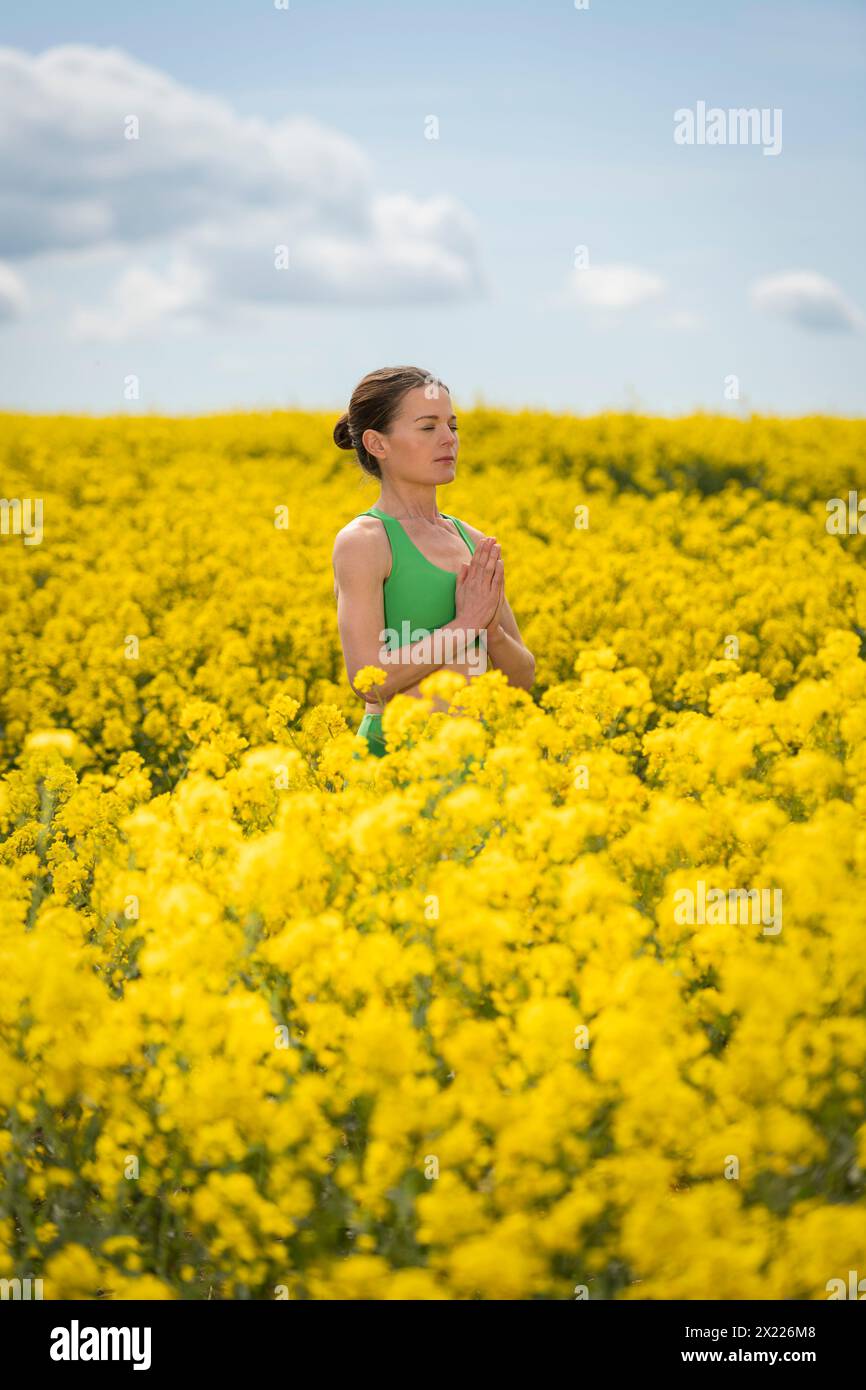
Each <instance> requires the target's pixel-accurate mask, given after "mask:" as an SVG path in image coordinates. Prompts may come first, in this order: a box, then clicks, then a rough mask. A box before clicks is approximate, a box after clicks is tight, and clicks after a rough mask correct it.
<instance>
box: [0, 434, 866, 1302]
mask: <svg viewBox="0 0 866 1390" xmlns="http://www.w3.org/2000/svg"><path fill="white" fill-rule="evenodd" d="M332 426H333V418H332V416H325V415H323V414H316V413H301V412H278V413H273V414H247V415H232V416H215V417H206V418H203V419H196V420H192V419H180V420H172V419H161V418H152V417H144V418H139V419H127V418H117V419H109V420H100V419H87V418H76V417H67V418H64V417H56V418H34V417H27V416H14V415H6V416H3V417H2V419H0V492H2V497H3V499H5V500H6V502H7V503H10V504H11V503H12V502H13V501H14V500H15V499H19V500H21V499H31V501H32V500H34V499H39V500H41V504H42V521H41V534H40V535H39V536H38V538H37V536H36V535H35V534H31V535H30V537H29V538H28V537H27V536H25V535H24V534H21V533H20V531H16V526H15V525H14V524H13V523H14V521H15V517H16V514H17V515H22V514H23V513H21V512H20V509H19V511H18V513H16V509H15V507H13V506H11V505H9V506H6V507H4V509H3V518H4V530H3V534H2V535H0V587H2V606H3V622H2V628H0V672H2V682H0V684H2V704H0V762H2V768H0V773H2V780H0V920H2V927H0V1111H2V1121H3V1125H2V1129H0V1157H2V1190H0V1277H2V1278H7V1279H14V1278H19V1279H22V1280H23V1279H26V1278H31V1279H42V1280H43V1285H44V1296H45V1297H46V1298H55V1299H67V1298H85V1299H90V1298H98V1297H103V1298H114V1299H126V1298H145V1299H163V1298H186V1299H201V1298H208V1297H210V1298H258V1299H272V1298H281V1297H288V1298H292V1299H295V1298H300V1299H345V1298H349V1299H352V1298H364V1299H407V1298H408V1299H472V1298H482V1299H515V1298H516V1299H536V1298H542V1299H573V1298H575V1297H585V1296H588V1297H590V1298H608V1299H645V1298H653V1299H664V1298H687V1299H702V1298H709V1299H742V1298H758V1299H784V1298H792V1299H793V1298H806V1299H825V1298H827V1297H829V1296H830V1292H831V1290H832V1289H834V1288H836V1287H838V1286H837V1285H834V1284H833V1281H834V1280H838V1281H842V1282H843V1283H844V1284H845V1286H846V1287H847V1286H848V1283H849V1276H850V1271H855V1272H856V1276H857V1278H863V1277H864V1276H866V1253H864V1252H866V1202H864V1170H866V1123H864V1100H866V1092H864V1058H866V1010H864V1001H866V892H864V870H866V661H864V652H866V640H864V639H866V570H864V559H866V536H864V535H861V534H860V533H859V532H858V529H857V524H856V517H857V515H858V513H857V511H856V507H857V505H858V502H857V497H858V496H863V497H866V493H864V492H863V489H864V487H866V474H864V464H863V460H864V456H866V455H864V445H866V422H862V421H844V420H834V419H825V418H810V419H803V420H796V421H784V420H778V419H767V418H753V419H751V420H744V421H739V420H733V419H726V418H721V417H712V416H701V415H696V416H693V417H690V418H687V419H680V420H659V419H652V418H645V417H640V416H636V415H613V414H609V415H602V416H597V417H594V418H590V419H579V418H574V417H568V416H557V415H549V414H543V413H532V412H528V411H524V412H515V413H506V412H498V411H492V410H489V409H484V408H478V409H475V410H474V411H465V412H463V413H462V415H461V427H462V429H461V439H462V448H461V456H460V462H459V464H458V480H457V482H456V484H455V485H454V487H453V488H451V489H447V490H444V491H442V492H441V493H440V496H439V499H438V500H439V504H440V506H441V507H442V508H443V509H444V510H447V511H449V512H451V513H454V514H456V515H457V516H459V517H461V518H463V519H465V520H467V521H469V522H471V523H473V524H474V525H477V526H479V527H481V528H482V529H483V530H484V531H486V532H488V533H493V534H495V535H496V536H497V537H498V538H499V540H500V542H501V545H502V550H503V556H504V560H505V580H506V592H507V595H508V597H509V600H510V603H511V606H512V608H513V609H514V611H515V614H516V616H517V619H518V622H519V623H520V626H521V630H522V632H523V635H524V638H525V640H526V642H527V645H528V646H529V647H530V649H531V650H532V651H533V653H534V654H535V657H536V675H537V681H536V685H535V687H534V689H533V691H532V693H531V695H530V694H529V693H527V692H525V691H522V690H518V689H516V688H514V687H510V686H508V684H507V683H506V682H505V680H504V678H503V677H502V675H501V673H499V672H496V671H490V672H488V673H487V674H485V675H483V676H481V677H480V678H478V679H477V680H475V681H473V682H472V683H471V684H470V685H469V686H468V687H467V686H465V685H463V684H462V682H460V680H459V679H458V678H456V677H454V676H452V675H449V674H447V673H444V674H439V675H436V676H434V677H431V678H430V685H429V687H427V689H428V690H429V692H430V693H432V692H434V691H437V692H439V693H442V694H446V695H449V696H452V697H453V699H454V706H453V709H452V711H451V712H437V713H431V712H430V711H431V709H432V706H431V705H427V704H425V702H423V701H415V700H411V699H409V698H407V697H405V696H403V697H397V698H396V699H395V700H394V701H393V702H392V703H391V704H390V705H389V706H388V707H387V710H386V713H385V721H384V727H385V733H386V737H387V738H388V740H389V744H390V745H391V747H392V748H393V750H394V751H392V752H391V753H390V755H389V756H387V757H385V758H381V759H378V758H375V757H372V756H370V755H368V754H367V751H366V747H364V746H361V747H360V749H359V741H358V740H357V739H356V738H355V736H354V730H355V729H356V727H357V724H358V722H359V720H360V717H361V714H362V712H363V711H362V707H361V705H360V703H359V701H358V700H357V698H356V697H355V696H353V695H352V693H351V691H350V689H349V685H348V682H347V679H346V673H345V670H344V668H343V662H342V655H341V651H340V645H339V640H338V632H337V624H336V611H335V602H334V595H333V573H332V569H331V548H332V545H333V539H334V536H335V534H336V532H337V530H338V529H339V528H340V527H341V526H342V525H343V524H344V523H345V522H346V521H347V520H348V519H349V518H350V517H352V516H354V515H356V514H357V513H358V512H361V511H363V510H365V509H366V507H368V506H369V505H370V503H371V502H373V501H374V500H375V498H376V496H377V488H376V485H375V483H374V482H373V481H372V480H371V479H369V478H365V477H363V476H362V475H361V473H360V471H359V470H358V469H357V467H356V466H355V465H354V464H353V463H352V462H351V460H350V457H349V456H348V455H346V454H342V453H340V452H339V451H338V450H337V449H336V448H335V447H334V446H333V444H332V443H331V442H330V431H331V428H332ZM858 486H859V488H860V489H861V491H860V493H859V494H857V493H856V489H857V488H858ZM852 492H853V493H854V494H855V498H854V500H853V502H852V500H851V499H850V498H849V493H852ZM834 498H838V499H842V501H843V502H844V504H845V508H846V515H848V516H853V517H854V524H853V525H850V526H846V527H840V526H835V527H833V526H828V520H829V519H830V517H831V513H830V512H828V503H831V502H832V499H834ZM861 515H862V514H861ZM864 529H866V516H864ZM31 542H32V543H31ZM458 687H459V688H458ZM359 752H360V755H359Z"/></svg>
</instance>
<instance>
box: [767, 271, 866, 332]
mask: <svg viewBox="0 0 866 1390" xmlns="http://www.w3.org/2000/svg"><path fill="white" fill-rule="evenodd" d="M751 299H752V303H753V304H755V305H756V306H757V307H758V308H759V309H765V310H766V311H767V312H768V313H772V314H779V315H781V317H782V318H787V319H790V320H791V321H792V322H793V323H797V324H799V325H800V327H801V328H807V329H810V330H812V331H818V332H836V333H844V332H850V331H851V330H852V329H858V328H861V327H862V326H863V323H864V319H863V315H862V314H861V313H860V310H859V309H858V308H857V307H856V305H854V304H852V303H851V301H850V300H848V299H846V298H845V296H844V294H843V293H842V291H841V290H840V289H839V287H838V285H835V284H834V283H833V281H832V280H828V279H827V278H826V276H824V275H818V274H817V273H816V272H815V271H812V270H789V271H785V272H784V273H782V274H779V275H768V276H765V277H764V278H763V279H762V280H756V281H755V283H754V284H753V285H752V287H751Z"/></svg>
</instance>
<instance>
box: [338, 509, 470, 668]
mask: <svg viewBox="0 0 866 1390" xmlns="http://www.w3.org/2000/svg"><path fill="white" fill-rule="evenodd" d="M358 515H359V516H375V517H378V519H379V520H380V521H381V522H382V525H383V526H384V527H385V530H386V531H387V533H388V540H389V542H390V544H391V573H390V574H389V575H388V578H387V579H386V580H385V583H384V584H383V586H382V589H383V595H384V599H385V626H386V628H389V629H391V634H390V635H389V636H388V637H387V639H386V640H385V641H384V645H385V646H386V647H387V648H388V650H389V651H390V650H392V649H396V648H398V647H402V646H406V645H408V644H411V643H412V642H419V641H420V640H421V638H422V637H426V636H428V635H429V634H430V633H431V632H432V631H433V630H434V628H437V627H442V625H443V624H444V623H450V622H451V620H452V618H454V617H455V616H456V612H457V608H456V602H455V591H456V587H457V575H456V574H455V573H454V572H453V571H452V570H445V569H442V567H441V566H440V565H434V564H433V561H432V560H428V559H427V556H426V555H424V554H422V552H421V551H420V550H419V549H418V547H417V545H416V544H415V542H414V541H412V540H410V538H409V535H408V533H407V532H406V530H405V528H404V526H403V524H402V523H401V522H399V521H398V520H397V518H396V517H395V516H389V515H388V513H387V512H383V511H382V510H381V508H379V507H378V506H376V505H375V504H374V505H373V506H372V507H370V508H369V510H368V511H366V512H359V513H358ZM442 516H444V517H445V519H446V521H453V522H454V525H455V526H456V527H457V530H458V531H459V532H460V534H461V536H462V537H463V539H464V540H465V542H466V544H467V545H468V547H469V554H470V555H474V553H475V546H474V544H473V542H472V539H471V537H470V536H469V535H468V534H467V532H466V530H465V528H464V526H463V523H462V521H458V520H457V517H456V516H449V515H448V513H447V512H443V513H442ZM477 640H478V639H477V638H476V639H475V641H477ZM473 645H474V644H473Z"/></svg>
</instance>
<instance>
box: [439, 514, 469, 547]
mask: <svg viewBox="0 0 866 1390" xmlns="http://www.w3.org/2000/svg"><path fill="white" fill-rule="evenodd" d="M442 515H443V516H445V517H447V518H448V520H449V521H453V522H454V525H455V526H456V527H457V530H458V531H459V532H460V534H461V536H462V537H463V539H464V540H465V542H466V544H467V545H468V546H469V553H470V555H474V554H475V543H474V541H473V540H472V537H471V536H470V535H468V534H467V531H466V527H465V526H464V525H463V522H462V521H461V520H460V518H459V517H456V516H452V515H451V513H450V512H443V513H442Z"/></svg>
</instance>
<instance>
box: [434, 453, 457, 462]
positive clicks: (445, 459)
mask: <svg viewBox="0 0 866 1390" xmlns="http://www.w3.org/2000/svg"><path fill="white" fill-rule="evenodd" d="M433 462H434V463H453V462H454V455H453V454H442V455H441V457H440V458H438V459H434V460H433Z"/></svg>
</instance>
